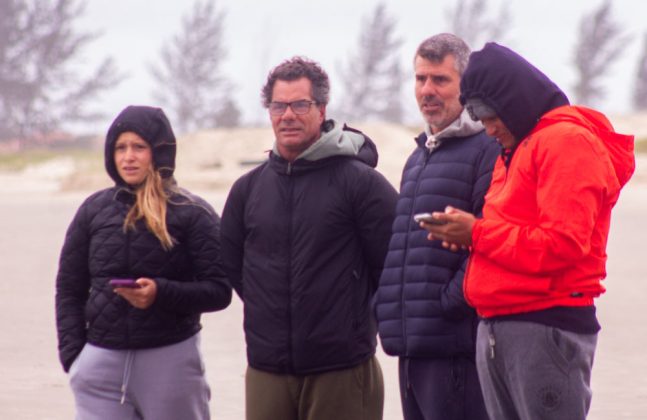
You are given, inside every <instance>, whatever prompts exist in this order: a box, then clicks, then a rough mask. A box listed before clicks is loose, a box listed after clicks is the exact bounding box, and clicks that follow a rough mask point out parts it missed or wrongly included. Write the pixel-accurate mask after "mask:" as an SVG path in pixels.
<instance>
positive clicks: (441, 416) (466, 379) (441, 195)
mask: <svg viewBox="0 0 647 420" xmlns="http://www.w3.org/2000/svg"><path fill="white" fill-rule="evenodd" d="M469 54H470V49H469V47H468V46H467V44H465V42H464V41H463V40H461V39H460V38H458V37H457V36H455V35H452V34H438V35H434V36H432V37H430V38H428V39H426V40H424V41H423V42H422V43H421V44H420V46H419V47H418V50H417V51H416V54H415V56H414V63H413V64H414V74H415V96H416V100H417V101H418V105H419V107H420V112H421V114H422V116H423V118H424V119H425V122H426V127H425V132H423V133H421V134H420V135H419V136H418V137H417V138H416V139H415V141H416V145H415V149H414V151H413V153H412V154H411V156H409V159H408V160H407V163H406V165H405V167H404V170H403V172H402V183H401V187H400V199H399V201H398V205H397V214H396V217H395V221H394V223H393V236H392V238H391V243H390V245H389V253H388V255H387V257H386V261H385V263H384V270H383V273H382V277H381V279H380V287H379V289H378V292H377V296H376V314H377V319H378V324H379V333H380V341H381V343H382V347H383V348H384V351H385V352H386V353H387V354H390V355H394V356H398V357H399V375H400V398H401V401H402V410H403V414H404V419H405V420H486V419H487V413H486V411H485V405H484V402H483V397H482V396H481V389H480V386H479V381H478V375H477V371H476V365H475V337H476V325H477V323H478V320H477V316H476V312H475V311H474V310H473V309H472V308H470V307H469V306H468V304H467V303H466V302H465V298H464V296H463V275H464V273H465V267H466V264H467V259H468V256H469V254H468V252H466V251H461V252H459V253H455V252H451V251H450V250H446V249H443V247H442V246H441V242H440V241H433V242H430V241H428V240H427V232H426V231H425V230H424V229H421V228H420V226H419V225H418V223H417V222H416V221H414V219H413V216H414V215H415V214H417V213H424V212H433V211H442V210H444V209H445V207H446V206H447V205H452V206H454V207H457V208H461V209H465V210H468V211H470V212H473V213H476V214H478V213H479V212H480V211H481V208H482V207H483V196H484V195H485V192H486V191H487V189H488V186H489V184H490V177H491V173H492V168H493V166H494V161H495V159H496V158H497V156H498V155H499V153H500V150H501V149H500V147H499V146H498V145H497V144H496V142H495V140H494V139H493V138H491V137H488V136H487V135H486V134H485V132H484V128H483V125H481V124H480V123H478V122H474V121H472V120H471V119H470V117H469V115H468V113H467V111H465V110H464V109H463V106H462V105H461V103H460V101H459V95H460V89H459V87H460V85H459V84H460V79H461V75H462V74H463V71H464V70H465V67H467V61H468V58H469ZM493 420H495V419H493Z"/></svg>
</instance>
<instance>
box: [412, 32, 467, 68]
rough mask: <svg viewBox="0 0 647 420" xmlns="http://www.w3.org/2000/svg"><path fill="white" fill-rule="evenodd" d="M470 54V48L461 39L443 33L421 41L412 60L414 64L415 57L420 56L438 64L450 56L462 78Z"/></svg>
mask: <svg viewBox="0 0 647 420" xmlns="http://www.w3.org/2000/svg"><path fill="white" fill-rule="evenodd" d="M470 52H471V51H470V47H468V46H467V44H466V43H465V41H463V40H462V39H461V38H459V37H457V36H456V35H454V34H448V33H443V34H438V35H434V36H432V37H430V38H427V39H425V40H424V41H422V42H421V43H420V45H419V46H418V49H417V50H416V55H415V56H414V57H413V60H414V62H415V60H416V57H418V56H420V57H422V58H424V59H426V60H429V61H432V62H434V63H440V62H441V61H443V60H444V59H445V57H446V56H447V55H449V54H451V55H453V56H454V59H455V60H456V63H455V64H456V71H458V74H459V75H461V76H462V75H463V72H464V71H465V69H466V68H467V62H468V61H469V58H470Z"/></svg>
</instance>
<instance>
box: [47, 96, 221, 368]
mask: <svg viewBox="0 0 647 420" xmlns="http://www.w3.org/2000/svg"><path fill="white" fill-rule="evenodd" d="M129 109H130V111H129ZM126 111H128V112H126ZM126 111H124V113H122V114H121V115H120V116H119V117H117V120H116V121H115V123H113V127H112V128H114V127H115V125H116V124H119V123H120V122H121V123H123V122H124V121H126V122H128V121H130V122H129V123H127V124H124V125H123V127H125V128H124V130H123V131H136V132H138V134H140V135H141V136H142V137H143V138H144V139H146V140H147V141H148V142H149V143H151V145H152V146H153V153H154V161H155V162H156V164H157V162H159V161H160V159H161V160H164V159H166V162H165V165H167V166H166V167H170V168H171V170H170V172H171V174H172V166H173V162H174V159H173V157H174V152H175V148H174V147H172V148H170V147H162V148H160V147H156V146H157V145H158V142H160V141H164V142H168V141H170V139H172V142H173V145H174V142H175V138H174V137H173V135H172V132H170V133H169V132H168V131H167V130H170V125H168V121H166V118H165V117H164V116H163V113H161V110H157V109H154V108H147V107H131V108H128V109H127V110H126ZM162 117H163V118H162ZM138 121H145V122H146V125H145V126H142V125H140V126H137V127H138V128H137V127H135V126H133V125H132V124H131V123H135V124H136V123H137V122H138ZM126 127H127V128H126ZM167 127H168V128H167ZM123 131H121V132H123ZM119 134H120V132H119V130H112V129H111V131H109V135H108V139H107V143H108V144H107V147H106V150H107V151H108V152H109V153H112V150H114V142H115V141H116V138H117V137H118V135H119ZM164 151H166V152H169V151H172V153H173V157H169V156H156V154H159V153H165V152H164ZM111 161H112V159H106V163H107V165H109V162H111ZM169 164H170V166H169ZM108 172H109V173H110V175H111V176H113V178H115V176H116V177H117V179H115V182H116V183H117V184H118V185H117V186H115V187H113V188H109V189H105V190H102V191H99V192H97V193H95V194H93V195H92V196H90V197H89V198H88V199H86V200H85V202H84V203H83V204H82V205H81V207H80V208H79V210H78V211H77V214H76V216H75V217H74V220H73V221H72V223H71V225H70V227H69V229H68V232H67V235H66V238H65V244H64V245H63V250H62V252H61V258H60V265H59V270H58V276H57V279H56V320H57V329H58V339H59V358H60V360H61V363H62V364H63V368H64V369H65V371H67V370H68V369H69V367H70V365H71V364H72V362H73V361H74V359H75V358H76V356H77V355H78V353H79V352H80V351H81V349H82V348H83V346H84V344H85V343H86V342H89V343H92V344H94V345H97V346H100V347H104V348H111V349H138V348H149V347H157V346H163V345H168V344H173V343H177V342H179V341H182V340H184V339H186V338H188V337H190V336H192V335H193V334H195V333H196V332H198V331H199V330H200V313H202V312H207V311H214V310H218V309H222V308H225V307H226V306H227V305H228V304H229V302H230V301H231V287H230V286H229V283H228V281H227V280H226V278H225V275H224V272H223V270H222V268H221V262H220V237H219V218H218V216H217V214H216V213H215V212H214V210H213V209H212V208H211V206H210V205H209V204H207V203H206V202H205V201H204V200H202V199H201V198H199V197H197V196H194V195H191V194H190V193H188V192H187V191H184V190H177V191H176V192H171V196H170V199H169V204H168V208H167V218H166V220H167V226H168V230H169V233H170V235H171V236H172V237H173V238H174V239H175V240H176V245H175V246H174V247H173V248H172V249H171V250H170V251H166V250H164V249H163V248H162V246H161V244H160V242H159V240H158V239H157V237H155V235H153V234H152V233H151V232H150V231H148V230H147V229H146V227H145V225H144V222H143V221H142V220H140V221H138V223H137V226H136V227H137V229H136V230H135V231H132V230H128V231H127V232H124V229H123V223H124V218H125V217H126V214H127V212H128V210H129V208H130V206H131V205H132V204H133V202H134V198H135V196H134V194H133V192H132V191H131V190H130V189H129V188H128V187H126V186H121V185H119V184H123V181H121V179H120V178H118V175H115V174H116V171H110V170H109V171H108ZM166 176H170V175H168V173H167V175H166ZM139 277H149V278H153V279H155V281H156V283H157V296H156V299H155V302H154V303H153V305H152V306H151V307H149V308H148V309H145V310H141V309H136V308H134V307H133V306H131V305H130V304H129V303H128V302H127V301H126V300H125V299H123V298H122V297H120V296H118V295H117V294H115V293H114V292H113V291H112V288H111V287H110V286H109V284H108V281H109V280H110V279H112V278H139Z"/></svg>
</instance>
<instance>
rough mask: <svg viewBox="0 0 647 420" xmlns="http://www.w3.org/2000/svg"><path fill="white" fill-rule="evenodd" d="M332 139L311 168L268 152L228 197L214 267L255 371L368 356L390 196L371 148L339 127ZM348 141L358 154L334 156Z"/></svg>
mask: <svg viewBox="0 0 647 420" xmlns="http://www.w3.org/2000/svg"><path fill="white" fill-rule="evenodd" d="M336 133H337V134H335V136H338V137H335V138H330V142H329V143H328V145H329V146H330V147H329V148H328V150H329V153H327V154H320V155H319V157H318V158H317V159H314V160H307V159H297V160H296V161H294V162H293V163H290V162H288V161H286V160H284V159H282V158H281V157H280V156H278V155H276V154H274V153H271V154H270V158H269V159H268V161H267V162H265V163H263V164H262V165H260V166H259V167H257V168H256V169H253V170H252V171H251V172H249V173H247V174H246V175H244V176H243V177H242V178H240V179H238V180H237V181H236V183H235V184H234V186H233V187H232V189H231V191H230V193H229V197H228V198H227V203H226V205H225V209H224V210H223V219H222V238H223V241H222V244H223V257H224V258H223V259H224V263H225V267H226V269H227V273H228V274H229V278H230V280H231V282H232V285H233V286H234V289H236V291H237V292H238V294H239V295H240V296H241V298H242V300H243V302H244V311H245V323H244V328H245V336H246V340H247V357H248V361H249V364H250V366H252V367H254V368H256V369H260V370H263V371H269V372H274V373H279V374H297V375H301V374H310V373H317V372H324V371H330V370H337V369H344V368H350V367H353V366H356V365H357V364H359V363H361V362H363V361H365V360H366V359H367V358H369V357H371V356H372V355H373V354H374V353H375V346H376V325H375V320H374V319H373V313H372V310H371V299H372V296H373V293H374V292H375V290H376V288H377V283H378V280H379V276H380V273H381V270H382V266H383V262H384V257H385V255H386V251H387V247H388V241H389V237H390V232H391V224H392V222H393V216H394V210H395V202H396V199H397V193H396V191H395V189H394V188H393V187H392V186H391V185H390V184H389V182H388V181H387V180H386V179H385V178H384V177H383V176H381V175H380V174H379V173H378V172H377V171H375V170H374V169H373V167H374V166H375V165H376V164H377V151H376V148H375V145H374V144H373V142H372V141H371V140H370V139H368V138H367V137H364V136H363V135H362V134H361V133H359V132H357V131H355V130H352V129H348V128H346V127H344V129H343V132H342V130H341V129H339V128H337V131H336ZM350 137H353V138H355V139H356V140H358V142H357V143H356V145H359V144H360V143H361V146H358V147H359V149H358V150H357V153H355V154H352V155H351V154H347V155H340V154H338V153H337V152H335V150H336V149H337V146H338V145H339V144H341V143H342V140H343V139H346V140H347V139H348V138H350ZM360 139H361V140H360ZM321 144H325V143H323V142H320V143H319V144H315V146H313V148H316V146H318V145H321ZM319 150H321V148H319Z"/></svg>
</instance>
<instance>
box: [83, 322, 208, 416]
mask: <svg viewBox="0 0 647 420" xmlns="http://www.w3.org/2000/svg"><path fill="white" fill-rule="evenodd" d="M199 339H200V338H199V334H196V335H194V336H193V337H191V338H189V339H187V340H184V341H182V342H180V343H177V344H172V345H169V346H164V347H157V348H151V349H142V350H109V349H104V348H100V347H96V346H93V345H91V344H86V345H85V347H84V348H83V351H81V353H80V354H79V356H78V357H77V358H76V360H75V361H74V363H73V364H72V367H71V368H70V385H71V387H72V391H73V392H74V399H75V402H76V413H77V414H76V418H77V420H95V419H96V420H113V419H114V420H135V419H146V420H148V419H150V420H166V419H168V420H177V419H183V420H184V419H196V420H197V419H200V420H203V419H209V398H210V397H211V391H210V390H209V385H208V384H207V382H206V380H205V376H204V364H203V362H202V356H201V355H200V351H199V347H198V346H199Z"/></svg>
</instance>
